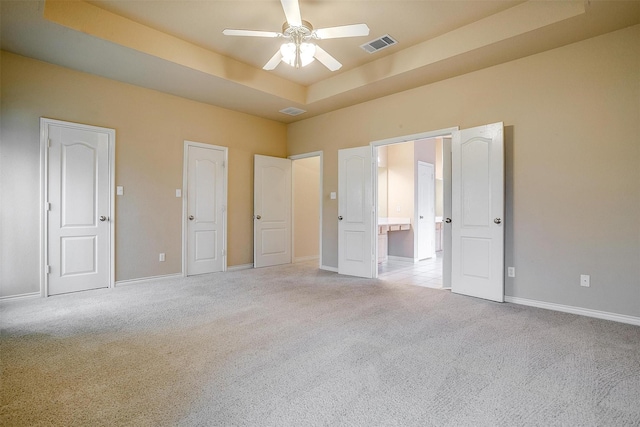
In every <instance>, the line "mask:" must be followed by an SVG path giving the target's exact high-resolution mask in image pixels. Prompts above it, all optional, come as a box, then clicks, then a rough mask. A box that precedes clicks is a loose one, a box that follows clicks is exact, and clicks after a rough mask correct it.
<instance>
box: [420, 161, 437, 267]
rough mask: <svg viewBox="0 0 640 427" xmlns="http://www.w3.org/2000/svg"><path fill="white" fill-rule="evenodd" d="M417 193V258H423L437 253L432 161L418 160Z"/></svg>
mask: <svg viewBox="0 0 640 427" xmlns="http://www.w3.org/2000/svg"><path fill="white" fill-rule="evenodd" d="M416 195H417V202H416V208H417V209H416V225H417V233H416V234H417V236H416V237H417V239H416V240H417V246H418V250H417V258H418V260H423V259H427V258H432V257H434V256H435V255H436V243H435V238H436V237H435V233H436V214H435V168H434V166H433V165H432V164H431V163H426V162H422V161H418V167H417V185H416Z"/></svg>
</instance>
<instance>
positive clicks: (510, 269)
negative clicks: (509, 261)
mask: <svg viewBox="0 0 640 427" xmlns="http://www.w3.org/2000/svg"><path fill="white" fill-rule="evenodd" d="M507 276H509V277H516V268H515V267H507Z"/></svg>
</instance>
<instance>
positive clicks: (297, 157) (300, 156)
mask: <svg viewBox="0 0 640 427" xmlns="http://www.w3.org/2000/svg"><path fill="white" fill-rule="evenodd" d="M309 157H320V179H319V187H320V188H319V194H318V197H319V198H320V204H319V209H320V219H319V227H318V228H319V230H318V233H320V239H319V243H320V247H319V248H318V251H319V253H318V255H319V256H318V268H322V266H323V265H324V264H323V263H322V211H323V205H322V201H323V200H322V199H323V197H322V194H323V186H322V184H323V181H324V152H323V151H322V150H321V151H312V152H310V153H304V154H296V155H293V156H289V157H287V158H288V159H289V160H291V161H292V162H293V161H296V160H300V159H307V158H309ZM292 173H293V169H292ZM292 178H293V175H292ZM294 185H296V183H295V181H294V180H293V179H292V181H291V259H292V261H293V258H294V257H293V254H294V253H295V249H296V248H295V246H294V241H295V239H294V237H295V236H294V234H295V219H294V218H295V217H294V215H293V210H294V208H295V204H294V201H293V195H294V192H293V186H294Z"/></svg>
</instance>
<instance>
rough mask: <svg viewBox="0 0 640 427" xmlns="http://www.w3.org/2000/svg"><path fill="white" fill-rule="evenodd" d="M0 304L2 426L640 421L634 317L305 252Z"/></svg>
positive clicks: (638, 334) (639, 330) (639, 336)
mask: <svg viewBox="0 0 640 427" xmlns="http://www.w3.org/2000/svg"><path fill="white" fill-rule="evenodd" d="M0 310H1V317H0V320H1V322H2V325H1V326H2V329H1V336H0V337H1V340H0V358H1V359H0V360H1V368H2V372H1V381H2V382H1V384H0V386H1V396H0V405H1V409H0V424H1V425H6V426H19V425H29V426H37V425H65V426H74V425H77V426H86V425H105V426H107V425H108V426H116V425H132V426H134V425H135V426H161V425H181V426H205V425H210V426H236V425H237V426H324V425H327V426H334V425H336V426H340V425H345V426H520V425H526V426H529V425H531V426H535V425H540V426H556V425H558V426H560V425H567V426H640V327H637V326H632V325H626V324H619V323H615V322H610V321H605V320H598V319H592V318H587V317H581V316H576V315H572V314H566V313H558V312H552V311H547V310H542V309H536V308H532V307H524V306H518V305H513V304H498V303H492V302H488V301H484V300H479V299H475V298H470V297H464V296H460V295H455V294H451V293H450V292H448V291H442V290H434V289H428V288H422V287H417V286H410V285H400V284H394V283H390V282H383V281H378V280H367V279H358V278H350V277H344V276H338V275H337V274H335V273H331V272H326V271H320V270H317V268H315V267H314V266H313V265H312V264H310V263H300V264H293V265H287V266H283V267H271V268H264V269H256V270H244V271H236V272H227V273H217V274H210V275H204V276H197V277H190V278H186V279H181V278H177V279H169V280H161V281H156V282H149V283H141V284H136V285H129V286H122V287H117V288H115V289H110V290H97V291H87V292H80V293H75V294H69V295H62V296H56V297H51V298H46V299H32V300H21V301H7V302H3V303H1V304H0Z"/></svg>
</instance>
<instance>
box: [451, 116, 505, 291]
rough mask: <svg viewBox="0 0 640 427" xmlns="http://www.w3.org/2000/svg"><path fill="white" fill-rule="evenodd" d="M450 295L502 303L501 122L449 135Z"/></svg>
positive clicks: (502, 154) (502, 155)
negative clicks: (450, 141)
mask: <svg viewBox="0 0 640 427" xmlns="http://www.w3.org/2000/svg"><path fill="white" fill-rule="evenodd" d="M452 136H453V141H452V172H453V173H452V215H453V216H452V223H451V225H452V245H453V248H452V252H453V254H452V255H453V256H452V272H451V290H452V292H455V293H459V294H465V295H470V296H474V297H479V298H485V299H489V300H493V301H499V302H502V301H504V147H503V145H504V144H503V126H502V123H494V124H490V125H485V126H479V127H476V128H471V129H464V130H461V131H457V132H453V135H452Z"/></svg>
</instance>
